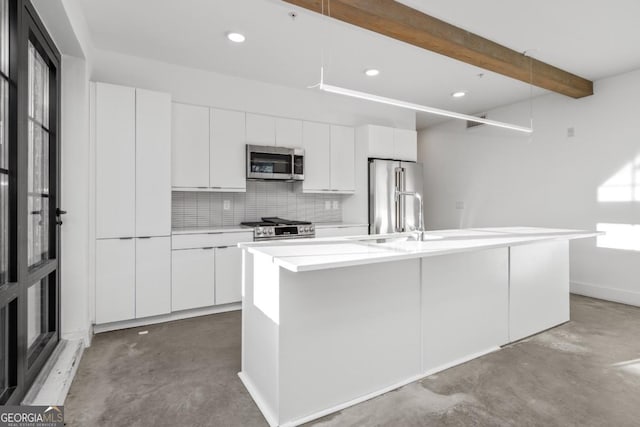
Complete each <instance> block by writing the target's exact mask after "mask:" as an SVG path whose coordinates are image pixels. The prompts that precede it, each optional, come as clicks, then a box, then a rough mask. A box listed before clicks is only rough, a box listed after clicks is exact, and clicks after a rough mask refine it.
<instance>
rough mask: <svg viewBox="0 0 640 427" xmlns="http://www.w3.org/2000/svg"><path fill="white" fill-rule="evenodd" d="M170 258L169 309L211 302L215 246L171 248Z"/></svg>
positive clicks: (194, 306)
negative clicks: (172, 249)
mask: <svg viewBox="0 0 640 427" xmlns="http://www.w3.org/2000/svg"><path fill="white" fill-rule="evenodd" d="M171 258H172V260H171V265H172V268H171V311H179V310H187V309H190V308H200V307H207V306H210V305H214V304H215V290H214V283H215V251H214V249H213V248H198V249H181V250H174V251H172V256H171Z"/></svg>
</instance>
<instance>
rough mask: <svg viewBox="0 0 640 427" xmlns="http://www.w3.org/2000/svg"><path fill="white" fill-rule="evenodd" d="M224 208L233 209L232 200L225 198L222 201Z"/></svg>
mask: <svg viewBox="0 0 640 427" xmlns="http://www.w3.org/2000/svg"><path fill="white" fill-rule="evenodd" d="M222 209H224V210H225V211H228V210H229V209H231V200H225V201H223V202H222Z"/></svg>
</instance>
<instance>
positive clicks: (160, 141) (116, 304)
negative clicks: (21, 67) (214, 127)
mask: <svg viewBox="0 0 640 427" xmlns="http://www.w3.org/2000/svg"><path fill="white" fill-rule="evenodd" d="M91 93H92V102H91V104H92V115H91V116H92V117H91V118H92V122H93V123H92V131H93V138H94V144H95V201H96V203H95V209H96V210H95V217H96V228H95V238H96V240H95V280H96V290H95V323H96V324H105V323H111V322H117V321H123V320H130V319H136V318H142V317H149V316H157V315H161V314H167V313H169V312H170V311H171V271H170V266H171V217H170V215H171V96H170V95H169V94H165V93H159V92H153V91H149V90H143V89H136V88H131V87H124V86H117V85H112V84H106V83H95V84H94V86H93V87H92V91H91Z"/></svg>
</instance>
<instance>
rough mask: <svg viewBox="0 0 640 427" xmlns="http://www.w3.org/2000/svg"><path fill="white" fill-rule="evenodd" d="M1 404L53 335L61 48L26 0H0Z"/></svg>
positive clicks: (16, 391) (23, 387)
mask: <svg viewBox="0 0 640 427" xmlns="http://www.w3.org/2000/svg"><path fill="white" fill-rule="evenodd" d="M0 48H1V50H0V404H19V403H20V401H21V400H22V398H23V397H24V395H25V393H26V392H27V391H28V390H29V388H30V386H31V385H32V384H33V381H34V380H35V378H36V376H37V375H38V373H39V372H40V371H41V369H42V367H43V366H44V364H45V362H46V361H47V359H48V358H49V356H50V355H51V353H52V352H53V350H54V348H55V346H56V345H57V343H58V341H59V305H58V298H59V287H60V283H59V274H58V269H59V257H58V253H59V236H58V232H59V226H60V224H61V222H60V221H59V217H58V214H60V213H61V211H59V209H58V189H59V167H58V165H59V161H58V158H59V157H58V129H59V93H60V91H59V69H60V54H59V53H58V51H57V49H56V48H55V45H54V43H53V42H52V41H51V39H50V37H49V36H48V35H47V33H46V31H45V30H44V26H43V24H42V22H41V21H40V19H39V18H38V16H37V14H36V12H35V10H34V9H33V7H32V5H31V3H30V2H29V1H28V0H0Z"/></svg>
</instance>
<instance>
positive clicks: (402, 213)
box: [400, 167, 407, 232]
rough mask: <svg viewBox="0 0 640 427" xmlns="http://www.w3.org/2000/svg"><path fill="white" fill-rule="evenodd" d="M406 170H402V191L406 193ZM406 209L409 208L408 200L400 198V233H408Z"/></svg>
mask: <svg viewBox="0 0 640 427" xmlns="http://www.w3.org/2000/svg"><path fill="white" fill-rule="evenodd" d="M405 178H406V176H405V169H404V168H402V167H401V168H400V191H406V189H407V184H406V182H405ZM406 208H407V198H406V197H400V221H401V222H400V231H403V232H404V231H407V215H406Z"/></svg>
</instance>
